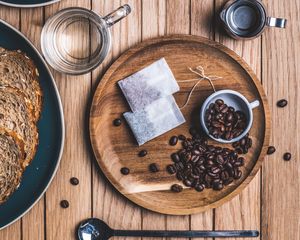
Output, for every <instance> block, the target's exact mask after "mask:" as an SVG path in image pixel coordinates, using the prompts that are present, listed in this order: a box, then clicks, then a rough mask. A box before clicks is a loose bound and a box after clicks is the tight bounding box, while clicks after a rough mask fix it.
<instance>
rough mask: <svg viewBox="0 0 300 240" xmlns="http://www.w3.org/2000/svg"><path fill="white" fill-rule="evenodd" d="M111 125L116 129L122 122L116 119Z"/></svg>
mask: <svg viewBox="0 0 300 240" xmlns="http://www.w3.org/2000/svg"><path fill="white" fill-rule="evenodd" d="M113 124H114V125H115V126H116V127H118V126H120V125H121V124H122V120H121V119H120V118H116V119H115V120H114V121H113Z"/></svg>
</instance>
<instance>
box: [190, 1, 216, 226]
mask: <svg viewBox="0 0 300 240" xmlns="http://www.w3.org/2000/svg"><path fill="white" fill-rule="evenodd" d="M214 11H215V6H214V1H211V0H203V1H198V0H192V1H191V23H190V24H191V34H192V35H198V36H203V37H207V38H209V39H211V40H214V36H215V21H214V15H215V14H214ZM190 226H191V227H190V228H191V230H213V228H214V210H208V211H205V212H203V213H199V214H193V215H191V217H190Z"/></svg>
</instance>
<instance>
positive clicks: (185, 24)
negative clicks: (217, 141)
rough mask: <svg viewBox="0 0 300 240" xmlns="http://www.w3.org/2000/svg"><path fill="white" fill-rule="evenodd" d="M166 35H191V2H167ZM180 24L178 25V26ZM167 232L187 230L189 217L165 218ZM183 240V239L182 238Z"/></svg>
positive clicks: (185, 0) (176, 0)
mask: <svg viewBox="0 0 300 240" xmlns="http://www.w3.org/2000/svg"><path fill="white" fill-rule="evenodd" d="M166 8H167V12H166V34H190V33H191V22H190V19H191V15H190V14H191V1H189V0H167V6H166ZM179 23H180V24H179ZM166 229H167V230H189V229H190V217H189V216H166ZM182 239H184V238H182Z"/></svg>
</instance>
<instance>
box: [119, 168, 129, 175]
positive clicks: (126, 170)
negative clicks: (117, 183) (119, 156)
mask: <svg viewBox="0 0 300 240" xmlns="http://www.w3.org/2000/svg"><path fill="white" fill-rule="evenodd" d="M120 172H121V173H122V174H123V175H128V174H129V173H130V170H129V168H127V167H122V168H121V170H120Z"/></svg>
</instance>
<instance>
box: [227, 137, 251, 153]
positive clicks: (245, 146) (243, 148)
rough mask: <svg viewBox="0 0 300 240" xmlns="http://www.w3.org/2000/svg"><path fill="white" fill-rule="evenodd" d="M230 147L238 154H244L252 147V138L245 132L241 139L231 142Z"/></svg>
mask: <svg viewBox="0 0 300 240" xmlns="http://www.w3.org/2000/svg"><path fill="white" fill-rule="evenodd" d="M232 147H233V148H234V149H235V151H236V152H237V153H238V154H246V153H248V151H249V149H250V148H251V147H252V139H251V138H250V137H249V134H246V135H245V137H243V138H242V139H241V140H239V141H237V142H234V143H232Z"/></svg>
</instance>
